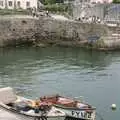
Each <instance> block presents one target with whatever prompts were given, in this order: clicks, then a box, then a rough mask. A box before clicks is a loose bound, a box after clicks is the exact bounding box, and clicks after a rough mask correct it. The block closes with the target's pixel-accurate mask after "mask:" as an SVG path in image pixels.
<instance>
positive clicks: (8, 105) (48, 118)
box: [0, 87, 66, 120]
mask: <svg viewBox="0 0 120 120" xmlns="http://www.w3.org/2000/svg"><path fill="white" fill-rule="evenodd" d="M0 110H2V111H3V112H7V113H9V114H11V115H14V116H16V117H17V118H19V119H20V120H64V119H65V117H66V114H65V113H64V112H63V111H62V110H60V109H58V108H56V107H54V106H52V105H51V104H44V103H42V102H41V104H39V102H38V101H37V100H31V99H27V98H24V97H21V96H17V95H16V94H15V92H14V91H13V89H12V88H11V87H5V88H0Z"/></svg>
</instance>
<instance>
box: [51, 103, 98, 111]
mask: <svg viewBox="0 0 120 120" xmlns="http://www.w3.org/2000/svg"><path fill="white" fill-rule="evenodd" d="M53 105H54V106H55V107H57V108H62V109H69V110H79V111H83V110H96V107H92V108H77V107H76V108H75V107H66V106H64V105H59V104H53Z"/></svg>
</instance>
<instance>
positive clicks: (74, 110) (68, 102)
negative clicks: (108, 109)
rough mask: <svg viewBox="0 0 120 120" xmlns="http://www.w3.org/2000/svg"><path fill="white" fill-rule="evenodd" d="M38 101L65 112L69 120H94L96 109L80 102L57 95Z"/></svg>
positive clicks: (41, 98)
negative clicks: (74, 119) (75, 119)
mask: <svg viewBox="0 0 120 120" xmlns="http://www.w3.org/2000/svg"><path fill="white" fill-rule="evenodd" d="M40 101H42V102H46V103H51V104H53V105H54V106H55V107H57V108H59V109H60V110H62V111H63V112H65V113H66V115H67V117H69V118H77V119H82V120H95V119H96V108H95V107H92V106H91V105H89V104H87V103H85V102H80V101H77V100H73V99H70V98H66V97H62V96H59V95H55V96H44V97H40Z"/></svg>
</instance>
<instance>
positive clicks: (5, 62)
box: [0, 47, 120, 120]
mask: <svg viewBox="0 0 120 120" xmlns="http://www.w3.org/2000/svg"><path fill="white" fill-rule="evenodd" d="M119 71H120V52H118V51H116V52H99V51H93V50H85V49H81V48H64V47H51V48H49V47H48V48H9V49H7V50H5V49H0V87H6V86H11V87H13V88H14V89H15V90H16V91H17V93H18V94H19V95H22V96H25V97H28V98H34V99H36V97H39V96H41V95H49V94H56V93H59V94H61V95H65V96H68V97H73V98H74V97H78V99H79V98H81V97H80V96H83V97H82V99H84V100H85V101H87V102H88V103H90V104H92V105H94V106H95V107H96V108H97V120H115V119H119V118H120V114H119V113H120V95H119V91H120V72H119ZM113 103H115V104H116V105H117V109H116V111H112V110H111V109H110V106H111V104H113ZM2 120H7V119H3V118H2ZM8 120H9V118H8Z"/></svg>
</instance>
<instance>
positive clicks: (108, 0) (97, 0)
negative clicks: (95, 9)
mask: <svg viewBox="0 0 120 120" xmlns="http://www.w3.org/2000/svg"><path fill="white" fill-rule="evenodd" d="M112 1H113V0H91V2H92V3H112Z"/></svg>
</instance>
